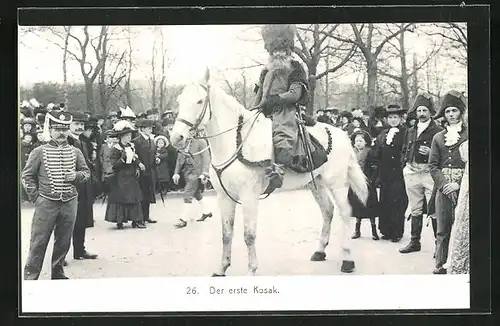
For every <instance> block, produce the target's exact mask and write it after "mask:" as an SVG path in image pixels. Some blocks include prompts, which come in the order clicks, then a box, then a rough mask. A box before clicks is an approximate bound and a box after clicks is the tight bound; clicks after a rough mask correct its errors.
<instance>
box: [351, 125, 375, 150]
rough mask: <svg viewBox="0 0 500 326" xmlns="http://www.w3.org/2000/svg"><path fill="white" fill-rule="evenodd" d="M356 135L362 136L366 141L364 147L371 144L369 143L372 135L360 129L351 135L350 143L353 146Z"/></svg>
mask: <svg viewBox="0 0 500 326" xmlns="http://www.w3.org/2000/svg"><path fill="white" fill-rule="evenodd" d="M357 135H362V136H363V139H364V140H365V142H366V147H370V146H371V144H372V137H371V136H370V134H369V133H368V132H366V131H365V130H361V129H358V130H356V131H355V132H353V133H352V135H351V143H352V145H353V146H354V141H355V140H356V136H357Z"/></svg>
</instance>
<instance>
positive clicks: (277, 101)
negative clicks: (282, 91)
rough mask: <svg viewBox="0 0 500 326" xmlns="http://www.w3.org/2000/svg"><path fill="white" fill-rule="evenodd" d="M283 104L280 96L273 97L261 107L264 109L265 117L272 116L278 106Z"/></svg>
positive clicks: (266, 100)
mask: <svg viewBox="0 0 500 326" xmlns="http://www.w3.org/2000/svg"><path fill="white" fill-rule="evenodd" d="M282 104H283V99H282V98H281V97H280V96H279V95H271V96H269V97H268V98H267V99H265V100H264V102H262V104H261V105H260V106H261V107H262V112H263V113H264V114H265V115H270V114H271V113H273V111H274V109H275V108H276V107H277V106H280V105H282Z"/></svg>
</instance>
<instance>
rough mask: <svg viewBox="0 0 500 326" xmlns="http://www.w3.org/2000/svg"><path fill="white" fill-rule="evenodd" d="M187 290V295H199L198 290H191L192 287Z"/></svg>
mask: <svg viewBox="0 0 500 326" xmlns="http://www.w3.org/2000/svg"><path fill="white" fill-rule="evenodd" d="M186 290H187V293H186V294H197V293H198V292H197V291H196V288H190V287H187V288H186Z"/></svg>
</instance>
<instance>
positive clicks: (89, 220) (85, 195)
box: [68, 112, 97, 260]
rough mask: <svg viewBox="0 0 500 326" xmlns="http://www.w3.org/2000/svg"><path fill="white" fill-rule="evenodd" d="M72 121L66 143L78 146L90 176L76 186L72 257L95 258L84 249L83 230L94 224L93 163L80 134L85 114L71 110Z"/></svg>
mask: <svg viewBox="0 0 500 326" xmlns="http://www.w3.org/2000/svg"><path fill="white" fill-rule="evenodd" d="M72 116H73V121H72V122H71V125H70V131H71V132H70V134H69V136H68V144H70V145H72V146H74V147H76V148H78V149H79V150H80V151H81V152H82V153H83V156H84V158H85V163H86V165H87V166H88V167H89V169H90V173H91V176H90V178H89V179H88V180H87V181H86V182H84V183H81V184H80V185H79V186H78V188H77V189H78V208H77V214H76V221H75V227H74V229H73V258H74V259H79V260H81V259H96V258H97V255H96V254H92V253H89V252H87V251H86V250H85V231H86V229H87V228H88V227H93V226H94V208H93V204H94V199H95V195H94V187H93V185H92V182H93V180H95V178H96V172H95V165H94V161H95V160H92V158H93V157H92V156H93V154H92V152H90V151H89V148H88V146H87V144H83V143H82V141H81V139H80V136H81V135H82V134H83V132H84V131H85V122H86V121H87V118H86V115H85V114H84V113H81V112H73V113H72Z"/></svg>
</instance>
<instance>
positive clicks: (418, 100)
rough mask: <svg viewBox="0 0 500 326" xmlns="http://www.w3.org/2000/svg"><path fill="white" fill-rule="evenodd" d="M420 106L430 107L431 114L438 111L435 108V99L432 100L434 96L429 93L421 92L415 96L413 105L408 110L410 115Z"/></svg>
mask: <svg viewBox="0 0 500 326" xmlns="http://www.w3.org/2000/svg"><path fill="white" fill-rule="evenodd" d="M419 106H425V107H426V108H428V109H429V111H430V112H431V114H434V113H436V109H435V108H434V101H433V100H432V96H431V94H429V93H420V94H418V95H417V96H416V97H415V101H414V102H413V105H412V106H411V107H410V110H408V115H410V114H411V113H412V112H413V111H415V110H416V109H417V108H418V107H419Z"/></svg>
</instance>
